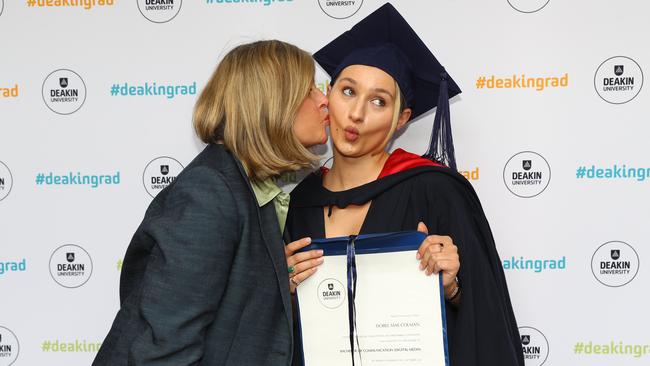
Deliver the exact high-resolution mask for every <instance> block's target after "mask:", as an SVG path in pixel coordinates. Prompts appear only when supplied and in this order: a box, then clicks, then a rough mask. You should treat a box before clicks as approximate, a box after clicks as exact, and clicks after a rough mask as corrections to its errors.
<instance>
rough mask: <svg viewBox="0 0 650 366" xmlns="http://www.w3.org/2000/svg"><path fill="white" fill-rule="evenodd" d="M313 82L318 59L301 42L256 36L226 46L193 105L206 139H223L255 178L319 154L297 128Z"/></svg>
mask: <svg viewBox="0 0 650 366" xmlns="http://www.w3.org/2000/svg"><path fill="white" fill-rule="evenodd" d="M313 82H314V62H313V60H312V58H311V56H310V55H309V54H308V53H307V52H305V51H303V50H301V49H300V48H298V47H296V46H294V45H291V44H288V43H285V42H282V41H277V40H269V41H258V42H253V43H248V44H244V45H241V46H238V47H236V48H234V49H233V50H231V51H230V52H228V54H226V56H225V57H224V58H223V60H222V61H221V62H220V63H219V65H218V66H217V69H216V70H215V71H214V73H213V74H212V77H211V78H210V80H209V81H208V83H207V85H206V86H205V88H204V89H203V91H202V92H201V95H200V96H199V98H198V101H197V102H196V105H195V107H194V116H193V123H194V129H195V131H196V134H197V135H198V136H199V138H200V139H201V140H203V142H206V143H220V144H223V145H225V146H226V147H227V148H228V149H229V150H230V151H231V152H232V153H233V154H234V155H235V156H236V157H237V158H238V159H239V160H240V161H241V163H242V165H243V166H244V168H245V170H246V172H247V174H248V176H249V178H250V179H252V180H258V181H260V180H264V179H266V178H268V177H273V176H277V175H279V174H280V173H281V172H283V171H287V170H298V169H300V168H303V167H307V166H310V165H311V164H312V163H313V162H315V161H316V160H317V159H318V158H317V157H316V156H315V155H314V154H312V153H311V152H310V151H309V150H308V149H307V148H305V147H304V146H303V145H302V144H301V143H300V141H299V140H298V138H297V137H296V136H295V135H294V133H293V123H294V120H295V118H296V115H297V112H298V109H299V107H300V105H301V104H302V102H303V101H304V100H305V98H306V97H307V96H308V95H309V92H310V90H311V87H312V84H313Z"/></svg>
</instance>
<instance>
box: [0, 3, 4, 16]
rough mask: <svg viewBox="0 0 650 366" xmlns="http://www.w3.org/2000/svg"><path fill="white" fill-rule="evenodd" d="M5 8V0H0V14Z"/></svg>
mask: <svg viewBox="0 0 650 366" xmlns="http://www.w3.org/2000/svg"><path fill="white" fill-rule="evenodd" d="M4 10H5V0H0V15H2V12H3V11H4Z"/></svg>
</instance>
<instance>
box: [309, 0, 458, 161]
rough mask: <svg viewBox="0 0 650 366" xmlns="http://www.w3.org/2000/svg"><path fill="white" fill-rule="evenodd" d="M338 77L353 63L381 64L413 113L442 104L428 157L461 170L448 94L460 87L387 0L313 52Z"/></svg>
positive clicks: (333, 81)
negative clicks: (457, 163)
mask: <svg viewBox="0 0 650 366" xmlns="http://www.w3.org/2000/svg"><path fill="white" fill-rule="evenodd" d="M314 59H315V60H316V61H317V62H318V63H319V64H320V65H321V67H322V68H323V69H324V70H325V71H326V72H327V73H328V74H329V75H330V77H331V78H332V81H331V84H334V83H335V82H336V79H337V78H338V76H339V74H340V73H341V71H343V69H345V68H346V67H348V66H350V65H366V66H373V67H377V68H379V69H381V70H383V71H385V72H386V73H387V74H389V75H391V76H392V77H393V78H394V79H395V81H396V82H397V84H398V85H399V87H400V90H401V92H402V95H403V96H404V99H406V100H405V102H406V106H407V107H409V108H411V110H412V115H411V118H417V117H418V116H420V115H422V114H423V113H425V112H427V111H429V110H431V109H433V108H434V107H436V106H437V107H438V109H437V111H436V117H435V119H434V125H433V132H432V134H431V142H430V144H429V145H430V146H429V150H428V151H427V153H426V154H425V157H427V158H430V159H433V160H437V161H439V162H441V163H444V164H447V165H448V166H450V167H451V168H453V169H456V163H455V158H454V147H453V140H452V136H451V125H450V121H449V98H451V97H453V96H455V95H456V94H459V93H460V92H461V91H460V88H459V87H458V85H456V83H455V82H454V80H452V78H451V77H450V76H449V75H447V73H446V71H445V68H444V67H442V65H440V63H439V62H438V60H436V58H435V56H434V55H433V53H431V51H430V50H429V48H428V47H427V46H426V44H424V42H422V40H421V39H420V37H418V35H417V34H416V33H415V31H414V30H413V28H411V26H410V25H409V24H408V23H407V22H406V20H405V19H404V18H403V17H402V16H401V15H400V13H399V12H397V10H396V9H395V8H394V7H393V6H392V5H391V4H390V3H386V4H384V5H383V6H382V7H380V8H379V9H377V10H375V11H374V12H373V13H372V14H370V15H368V16H367V17H366V18H364V19H362V20H361V21H360V22H359V23H357V24H356V25H355V26H353V27H352V29H350V30H349V31H346V32H344V33H343V34H341V35H340V36H338V37H337V38H336V39H334V40H333V41H332V42H330V43H329V44H327V45H326V46H325V47H323V48H321V49H320V50H319V51H318V52H316V53H315V54H314Z"/></svg>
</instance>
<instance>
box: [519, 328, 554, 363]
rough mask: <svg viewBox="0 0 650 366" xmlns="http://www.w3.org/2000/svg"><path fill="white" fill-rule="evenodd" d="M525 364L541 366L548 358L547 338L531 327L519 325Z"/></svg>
mask: <svg viewBox="0 0 650 366" xmlns="http://www.w3.org/2000/svg"><path fill="white" fill-rule="evenodd" d="M519 335H520V336H521V349H522V350H523V351H524V362H525V363H526V366H541V365H543V364H544V362H546V359H547V358H548V348H549V347H548V339H546V336H544V334H542V332H540V331H539V330H537V329H535V328H533V327H519Z"/></svg>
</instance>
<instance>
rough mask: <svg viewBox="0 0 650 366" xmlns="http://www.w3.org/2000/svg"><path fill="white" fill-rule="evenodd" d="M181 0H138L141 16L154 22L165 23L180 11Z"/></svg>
mask: <svg viewBox="0 0 650 366" xmlns="http://www.w3.org/2000/svg"><path fill="white" fill-rule="evenodd" d="M182 4H183V0H138V9H139V10H140V13H141V14H142V16H144V17H145V18H147V20H149V21H151V22H154V23H167V22H168V21H170V20H172V19H174V18H175V17H176V15H178V12H179V11H181V5H182Z"/></svg>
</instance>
